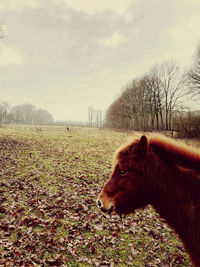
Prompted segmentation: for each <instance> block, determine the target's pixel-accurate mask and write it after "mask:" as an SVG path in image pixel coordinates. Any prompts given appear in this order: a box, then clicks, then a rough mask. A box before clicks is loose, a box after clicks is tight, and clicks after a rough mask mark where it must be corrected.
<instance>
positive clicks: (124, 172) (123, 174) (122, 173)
mask: <svg viewBox="0 0 200 267" xmlns="http://www.w3.org/2000/svg"><path fill="white" fill-rule="evenodd" d="M127 172H128V171H126V170H124V171H119V173H120V175H122V176H125V175H127Z"/></svg>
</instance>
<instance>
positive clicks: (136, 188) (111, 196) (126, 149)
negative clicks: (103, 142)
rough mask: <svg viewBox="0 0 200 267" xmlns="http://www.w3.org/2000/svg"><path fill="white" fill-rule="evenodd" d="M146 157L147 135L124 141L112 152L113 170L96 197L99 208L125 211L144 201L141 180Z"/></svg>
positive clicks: (117, 211) (142, 204)
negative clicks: (113, 153)
mask: <svg viewBox="0 0 200 267" xmlns="http://www.w3.org/2000/svg"><path fill="white" fill-rule="evenodd" d="M147 160H148V139H147V137H146V136H142V137H141V138H139V139H135V140H134V141H133V140H132V141H131V142H128V143H125V144H124V145H122V146H121V147H120V148H118V150H117V151H116V152H115V155H114V160H113V172H112V174H111V177H110V179H109V180H108V182H107V183H106V184H105V185H104V187H103V189H102V190H101V192H100V194H99V197H98V199H97V204H98V206H99V207H100V208H101V210H102V211H104V212H108V213H109V214H116V213H117V214H120V215H121V214H128V213H131V212H134V211H135V209H137V208H143V207H145V206H146V205H147V204H149V203H148V190H147V188H146V183H145V180H146V179H145V173H146V162H147Z"/></svg>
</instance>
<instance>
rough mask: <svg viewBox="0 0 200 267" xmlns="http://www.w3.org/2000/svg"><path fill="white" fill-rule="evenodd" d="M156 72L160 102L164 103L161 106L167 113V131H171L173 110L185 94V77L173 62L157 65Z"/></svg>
mask: <svg viewBox="0 0 200 267" xmlns="http://www.w3.org/2000/svg"><path fill="white" fill-rule="evenodd" d="M154 70H156V72H157V78H158V83H159V94H160V97H161V98H160V101H161V102H162V104H160V105H161V108H162V109H164V113H165V129H166V130H170V129H171V124H172V114H173V110H174V109H175V107H177V105H178V103H179V101H180V100H181V99H182V97H183V96H184V94H185V92H184V91H183V87H181V85H182V83H183V76H182V75H181V74H180V71H179V67H178V65H177V64H176V63H175V62H173V61H171V62H164V63H162V64H158V65H155V66H154Z"/></svg>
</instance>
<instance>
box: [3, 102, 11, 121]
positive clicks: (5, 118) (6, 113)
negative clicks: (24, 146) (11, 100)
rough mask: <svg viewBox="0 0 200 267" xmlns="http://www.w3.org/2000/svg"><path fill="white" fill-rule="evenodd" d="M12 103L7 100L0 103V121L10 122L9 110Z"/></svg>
mask: <svg viewBox="0 0 200 267" xmlns="http://www.w3.org/2000/svg"><path fill="white" fill-rule="evenodd" d="M10 109H11V107H10V105H9V104H8V103H6V102H3V103H0V123H8V122H9V119H8V117H9V112H10Z"/></svg>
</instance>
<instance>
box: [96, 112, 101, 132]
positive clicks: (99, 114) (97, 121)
mask: <svg viewBox="0 0 200 267" xmlns="http://www.w3.org/2000/svg"><path fill="white" fill-rule="evenodd" d="M101 124H102V111H101V110H99V109H98V110H96V125H97V128H98V127H101Z"/></svg>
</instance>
